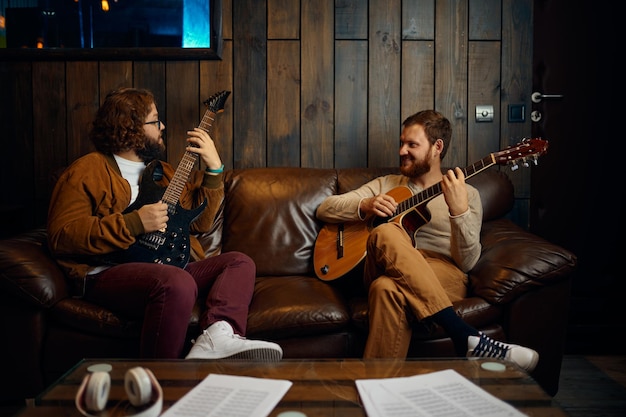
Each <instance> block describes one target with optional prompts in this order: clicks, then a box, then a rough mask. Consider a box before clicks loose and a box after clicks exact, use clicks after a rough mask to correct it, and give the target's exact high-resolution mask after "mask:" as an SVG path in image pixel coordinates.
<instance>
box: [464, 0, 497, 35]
mask: <svg viewBox="0 0 626 417" xmlns="http://www.w3.org/2000/svg"><path fill="white" fill-rule="evenodd" d="M501 14H502V0H469V22H470V24H469V40H471V41H475V40H500V35H501V32H502V21H501V20H500V19H498V18H497V17H498V16H500V15H501ZM494 17H496V18H494Z"/></svg>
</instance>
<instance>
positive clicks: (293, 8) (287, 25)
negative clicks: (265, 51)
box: [267, 0, 300, 40]
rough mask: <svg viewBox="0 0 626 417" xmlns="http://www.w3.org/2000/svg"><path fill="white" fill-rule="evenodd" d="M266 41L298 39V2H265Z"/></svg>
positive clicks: (275, 0)
mask: <svg viewBox="0 0 626 417" xmlns="http://www.w3.org/2000/svg"><path fill="white" fill-rule="evenodd" d="M267 39H268V40H269V39H300V2H299V1H293V0H267Z"/></svg>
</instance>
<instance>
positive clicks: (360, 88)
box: [334, 40, 368, 168]
mask: <svg viewBox="0 0 626 417" xmlns="http://www.w3.org/2000/svg"><path fill="white" fill-rule="evenodd" d="M367 49H368V45H367V42H366V41H344V40H338V41H336V42H335V84H336V87H335V151H334V155H335V164H334V166H335V167H337V168H356V167H363V166H367V98H368V97H367Z"/></svg>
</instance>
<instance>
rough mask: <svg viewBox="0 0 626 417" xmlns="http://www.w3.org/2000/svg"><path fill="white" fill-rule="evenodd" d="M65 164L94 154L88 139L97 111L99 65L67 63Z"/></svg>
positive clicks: (76, 62) (82, 62)
mask: <svg viewBox="0 0 626 417" xmlns="http://www.w3.org/2000/svg"><path fill="white" fill-rule="evenodd" d="M66 72H67V79H68V80H73V82H71V83H68V84H67V162H68V163H69V162H71V161H73V160H75V159H76V158H78V157H80V156H81V155H84V154H86V153H88V152H91V151H93V150H94V149H95V148H94V146H93V145H92V143H91V141H90V140H89V138H88V134H89V130H90V129H91V122H92V121H93V117H94V115H95V114H96V111H97V110H98V106H99V102H98V98H99V97H98V63H97V62H91V61H87V62H85V61H73V62H68V63H67V68H66Z"/></svg>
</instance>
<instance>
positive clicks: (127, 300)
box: [47, 88, 283, 361]
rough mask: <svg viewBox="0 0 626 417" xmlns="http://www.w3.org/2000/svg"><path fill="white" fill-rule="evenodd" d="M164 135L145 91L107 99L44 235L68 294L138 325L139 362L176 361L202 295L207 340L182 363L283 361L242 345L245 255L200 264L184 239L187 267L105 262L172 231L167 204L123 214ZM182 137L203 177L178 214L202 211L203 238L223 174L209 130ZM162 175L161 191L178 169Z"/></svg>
mask: <svg viewBox="0 0 626 417" xmlns="http://www.w3.org/2000/svg"><path fill="white" fill-rule="evenodd" d="M164 129H165V124H164V123H163V122H161V121H160V120H159V114H158V111H157V108H156V104H155V100H154V96H153V94H152V93H151V92H149V91H146V90H140V89H134V88H121V89H119V90H116V91H113V92H111V93H110V94H109V95H107V97H106V99H105V101H104V103H103V104H102V106H101V107H100V108H99V109H98V112H97V114H96V117H95V119H94V121H93V124H92V128H91V131H90V133H89V137H90V139H91V141H92V142H93V144H94V145H95V148H96V151H95V152H91V153H89V154H87V155H84V156H82V157H81V158H79V159H77V160H76V161H74V162H73V163H72V164H71V166H69V167H68V168H67V169H66V170H65V171H64V172H63V174H62V175H61V177H60V179H59V181H58V182H57V184H56V186H55V188H54V191H53V194H52V197H51V201H50V208H49V212H48V226H47V227H48V241H49V245H50V249H51V250H52V252H53V254H54V255H55V257H56V259H57V261H58V263H59V264H60V265H61V267H63V269H64V270H65V272H66V274H67V276H68V277H69V278H70V280H71V281H72V282H73V283H74V284H75V285H74V288H75V292H76V293H75V294H74V295H76V296H79V297H84V299H85V300H88V301H90V302H93V303H95V304H99V305H102V306H105V307H107V308H109V309H110V310H112V311H114V312H116V313H118V314H120V315H123V316H125V317H128V318H130V319H136V320H141V321H142V329H141V345H140V355H141V357H144V358H180V357H182V355H183V354H184V352H183V348H184V345H185V336H186V333H187V328H188V324H189V319H190V317H191V315H192V309H193V307H194V305H195V302H196V299H197V298H198V296H200V297H201V298H202V300H203V301H204V304H205V305H204V307H205V308H204V309H203V312H202V316H201V317H200V324H201V328H202V329H203V332H202V333H201V334H200V335H199V337H198V338H197V340H196V341H195V343H194V345H193V347H192V349H191V351H190V352H189V353H188V354H187V355H186V358H188V359H223V358H231V359H250V360H256V361H278V360H280V359H281V358H282V353H283V352H282V349H281V347H280V346H279V345H277V344H276V343H272V342H266V341H260V340H249V339H246V338H245V337H244V336H245V332H246V326H247V317H248V308H249V305H250V302H251V299H252V293H253V290H254V282H255V276H256V266H255V264H254V262H253V261H252V259H251V258H250V257H248V256H247V255H245V254H243V253H240V252H225V253H222V254H220V255H217V256H213V257H210V258H203V257H204V255H203V250H202V248H201V246H199V245H200V244H199V242H198V241H197V239H195V238H194V236H190V244H191V246H192V247H194V250H193V251H192V253H193V254H195V255H196V257H197V259H194V260H193V261H192V262H189V263H187V264H186V266H184V268H183V267H180V266H176V265H171V264H167V263H150V262H133V261H130V262H123V263H118V264H110V263H108V262H105V261H103V259H106V257H107V255H110V254H112V253H119V252H120V251H125V250H128V248H130V247H131V245H133V244H135V243H136V242H137V240H138V239H139V237H140V236H142V235H145V234H147V233H152V232H156V231H159V230H164V229H166V227H167V225H168V220H169V214H168V205H167V204H166V203H164V202H162V201H157V202H154V203H150V204H143V205H141V206H140V207H138V208H136V209H135V208H134V207H129V206H131V205H132V204H133V202H135V201H136V200H137V197H138V196H140V178H141V175H142V174H143V173H144V170H145V172H148V170H146V165H147V164H148V163H150V162H151V161H158V160H159V159H160V158H162V156H163V154H164V151H165V144H164V142H163V137H162V133H163V130H164ZM187 135H188V137H187V142H188V146H187V149H186V150H187V151H188V152H193V153H195V154H197V155H198V156H199V157H200V159H201V160H202V162H203V163H204V164H205V165H206V167H207V168H206V170H205V171H199V170H193V171H192V172H191V175H190V176H189V180H188V184H187V185H186V186H185V187H184V190H183V192H182V193H181V196H180V205H181V207H185V208H186V209H192V208H194V207H199V206H200V205H201V204H204V202H205V201H206V202H207V205H206V207H205V208H204V209H203V210H202V211H201V212H200V214H198V216H197V218H196V219H195V220H194V221H193V223H192V224H191V226H190V227H191V231H192V232H194V233H200V232H205V231H208V230H210V228H211V226H212V224H213V221H214V218H215V216H216V213H217V212H218V209H219V207H220V204H221V201H222V200H223V198H224V185H223V174H222V172H223V170H224V165H223V164H222V161H221V159H220V156H219V154H218V152H217V149H216V148H215V143H214V142H213V139H212V138H211V137H210V135H209V134H208V133H207V132H206V131H205V130H203V129H200V128H195V129H193V130H191V131H188V132H187ZM160 166H161V167H162V170H160V171H162V172H160V173H159V174H160V175H159V178H155V177H156V176H155V175H153V179H154V180H155V182H156V183H157V184H158V185H161V186H163V187H166V186H167V184H168V183H169V181H170V179H171V178H172V176H173V175H174V173H175V169H174V167H172V166H171V165H170V164H168V163H166V162H162V161H161V162H160ZM139 201H141V199H139Z"/></svg>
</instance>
